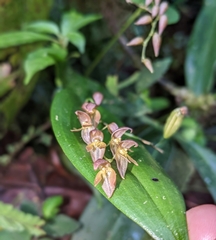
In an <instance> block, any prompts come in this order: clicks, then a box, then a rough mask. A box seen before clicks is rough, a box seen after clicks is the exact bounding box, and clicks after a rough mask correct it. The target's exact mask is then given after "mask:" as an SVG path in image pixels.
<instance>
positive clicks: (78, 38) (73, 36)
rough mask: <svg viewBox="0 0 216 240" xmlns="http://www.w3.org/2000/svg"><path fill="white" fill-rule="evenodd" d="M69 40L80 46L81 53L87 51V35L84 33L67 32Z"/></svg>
mask: <svg viewBox="0 0 216 240" xmlns="http://www.w3.org/2000/svg"><path fill="white" fill-rule="evenodd" d="M67 38H68V39H69V41H70V42H71V43H72V44H73V45H74V46H76V47H77V48H78V50H79V51H80V52H81V53H84V51H85V37H84V36H83V34H82V33H79V32H71V33H68V34H67Z"/></svg>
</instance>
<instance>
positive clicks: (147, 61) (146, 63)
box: [142, 58, 154, 73]
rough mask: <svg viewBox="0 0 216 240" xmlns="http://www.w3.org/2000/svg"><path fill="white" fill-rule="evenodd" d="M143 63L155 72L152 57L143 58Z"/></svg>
mask: <svg viewBox="0 0 216 240" xmlns="http://www.w3.org/2000/svg"><path fill="white" fill-rule="evenodd" d="M142 63H143V64H144V65H145V66H146V67H147V68H148V70H149V71H150V72H151V73H153V72H154V69H153V66H152V62H151V60H150V59H148V58H145V59H143V60H142Z"/></svg>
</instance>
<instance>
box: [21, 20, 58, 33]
mask: <svg viewBox="0 0 216 240" xmlns="http://www.w3.org/2000/svg"><path fill="white" fill-rule="evenodd" d="M24 29H25V30H27V31H33V32H40V33H49V34H55V35H58V34H59V27H58V26H57V25H56V24H55V23H54V22H51V21H37V22H33V23H29V24H26V25H25V26H24Z"/></svg>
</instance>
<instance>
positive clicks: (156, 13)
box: [152, 5, 159, 18]
mask: <svg viewBox="0 0 216 240" xmlns="http://www.w3.org/2000/svg"><path fill="white" fill-rule="evenodd" d="M158 12H159V6H157V5H155V6H154V7H153V8H152V18H155V17H156V16H157V15H158Z"/></svg>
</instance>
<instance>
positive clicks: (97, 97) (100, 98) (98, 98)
mask: <svg viewBox="0 0 216 240" xmlns="http://www.w3.org/2000/svg"><path fill="white" fill-rule="evenodd" d="M93 99H94V102H95V104H96V105H97V106H99V105H100V104H101V102H102V101H103V94H102V93H100V92H95V93H94V94H93Z"/></svg>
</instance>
